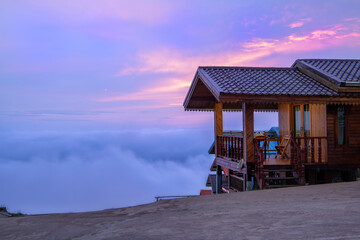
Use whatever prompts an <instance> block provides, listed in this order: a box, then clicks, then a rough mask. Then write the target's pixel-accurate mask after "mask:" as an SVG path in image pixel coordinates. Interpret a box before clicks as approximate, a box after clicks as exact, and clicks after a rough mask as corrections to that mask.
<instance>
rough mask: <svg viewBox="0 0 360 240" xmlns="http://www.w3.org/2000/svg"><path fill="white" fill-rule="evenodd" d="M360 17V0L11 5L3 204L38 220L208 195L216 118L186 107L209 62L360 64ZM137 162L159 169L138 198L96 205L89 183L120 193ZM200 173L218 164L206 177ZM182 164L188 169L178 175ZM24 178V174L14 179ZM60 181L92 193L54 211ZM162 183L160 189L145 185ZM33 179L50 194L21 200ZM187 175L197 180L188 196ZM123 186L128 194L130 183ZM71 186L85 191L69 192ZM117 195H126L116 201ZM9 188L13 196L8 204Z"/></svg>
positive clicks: (228, 121)
mask: <svg viewBox="0 0 360 240" xmlns="http://www.w3.org/2000/svg"><path fill="white" fill-rule="evenodd" d="M359 9H360V2H359V1H357V0H351V1H350V0H342V1H331V0H324V1H314V0H311V1H307V0H304V1H289V0H287V1H209V0H206V1H186V0H181V1H155V0H153V1H144V0H141V1H120V0H102V1H88V0H87V1H85V0H77V1H70V0H61V1H56V0H52V1H48V0H31V1H30V0H29V1H10V0H9V1H7V0H5V1H1V2H0V130H1V132H2V133H1V134H2V138H1V140H0V165H2V166H0V169H2V170H0V180H2V182H7V184H6V185H1V184H3V183H0V204H2V203H3V204H5V205H7V206H10V207H11V208H13V209H19V210H23V211H26V212H47V211H69V210H72V211H76V210H89V209H99V208H105V207H116V206H120V205H121V206H125V205H129V204H130V205H131V204H137V203H142V202H146V201H149V199H151V197H152V196H153V195H154V194H156V193H163V194H170V193H171V194H176V193H192V194H197V193H198V192H197V191H198V189H199V188H200V187H201V186H203V185H204V178H206V174H207V172H208V168H207V167H208V166H207V165H208V164H209V161H211V160H209V157H208V156H207V155H206V151H207V148H208V146H209V144H210V143H211V141H212V139H211V137H212V134H213V133H212V131H213V127H212V121H213V116H212V113H202V112H184V110H183V107H182V102H183V100H184V98H185V95H186V92H187V90H188V88H189V85H190V83H191V81H192V78H193V76H194V74H195V71H196V69H197V67H198V66H199V65H202V66H204V65H236V66H291V64H292V63H293V62H294V61H295V60H296V59H298V58H359V57H360V11H359ZM240 119H241V114H240V113H228V114H226V115H225V120H224V121H225V129H236V128H237V129H239V128H241V121H240ZM274 125H277V116H276V114H267V115H266V117H264V115H262V114H257V115H256V116H255V128H257V129H267V128H269V127H271V126H274ZM113 134H115V135H116V134H118V135H116V136H117V137H115V136H113ZM127 134H128V135H131V136H132V138H131V141H129V142H127V141H125V140H126V139H128V138H129V137H127V136H128V135H127ZM119 136H121V138H120V137H119ZM134 136H136V137H137V139H133V138H134ZM149 136H152V138H150V137H149ZM153 139H155V140H153ZM195 140H196V141H197V144H195V145H194V144H193V143H192V142H191V141H195ZM164 142H166V144H165V146H164ZM186 145H190V146H187V147H186ZM175 153H176V154H175ZM97 154H98V155H97ZM94 156H97V157H94ZM102 156H103V157H102ZM124 156H126V157H124ZM102 158H104V159H105V160H104V162H101V161H100V160H99V159H102ZM123 158H127V159H134V160H133V163H134V164H135V165H131V166H128V165H126V166H127V168H129V169H133V170H134V171H135V172H137V170H136V169H139V168H137V167H136V166H137V165H136V164H140V163H141V162H146V163H149V162H151V163H153V164H150V165H149V166H148V167H141V171H140V170H139V171H138V173H137V174H139V175H141V176H143V177H144V178H140V180H139V183H138V185H136V186H133V187H132V188H131V189H133V190H134V194H133V195H131V194H130V195H129V196H131V197H129V199H127V198H126V201H125V200H121V201H120V200H119V199H124V197H123V196H121V194H120V195H117V198H115V200H116V201H115V200H114V202H111V204H110V203H109V204H107V203H103V204H98V205H96V204H95V203H89V205H86V207H85V205H84V204H83V201H82V200H81V199H88V197H87V196H89V194H90V195H91V193H90V190H88V191H87V190H86V189H88V188H91V187H89V186H90V185H91V184H90V183H89V185H86V183H87V182H89V181H88V179H92V180H93V181H94V182H96V183H97V184H98V185H99V186H102V187H101V189H105V190H104V191H106V188H104V186H109V185H111V184H110V183H111V182H112V181H115V180H114V179H115V178H117V177H119V176H118V175H117V174H116V172H114V171H112V169H117V168H121V166H122V165H121V164H120V165H119V162H118V161H120V162H121V161H125V160H123ZM106 159H108V160H106ZM180 159H182V161H183V163H182V165H181V166H179V165H176V164H180V163H179V162H180V161H181V160H180ZM189 159H197V160H196V161H194V163H195V165H191V164H190V165H189V164H185V163H188V162H189V161H190V160H189ZM86 160H89V161H93V162H96V164H100V165H101V164H103V165H101V166H100V167H99V169H101V171H102V172H105V173H104V174H103V175H101V174H100V175H99V176H98V177H95V178H94V177H93V175H94V171H95V169H96V167H94V166H96V164H95V165H91V164H90V165H89V164H87V161H86ZM199 162H201V164H202V165H201V164H197V163H199ZM127 163H128V162H127ZM172 164H173V165H172ZM174 164H175V165H174ZM159 165H160V166H161V167H160V168H156V167H154V166H159ZM200 165H201V166H205V167H203V169H202V170H201V172H197V171H195V170H194V169H196V168H198V169H201V168H200V167H199V166H200ZM4 169H5V170H4ZM44 169H46V170H44ZM73 169H77V170H79V169H84V171H83V172H81V171H80V172H81V174H77V172H78V171H75V170H73ZM146 169H148V171H147V170H146ZM159 169H161V170H159ZM177 169H184V171H183V172H182V173H183V174H181V171H180V172H178V174H177V175H176V174H175V175H176V176H175V175H174V176H167V173H168V172H169V171H170V172H171V171H172V170H173V171H177ZM52 171H54V172H52ZM194 171H195V172H196V174H198V176H197V178H196V179H194ZM199 171H200V170H199ZM16 172H18V173H22V176H24V177H14V176H16V174H15V173H16ZM49 172H50V173H52V174H50V175H51V176H59V177H58V179H59V180H57V181H54V184H55V183H56V184H55V185H56V186H57V188H59V189H63V191H64V192H63V194H62V195H61V196H63V195H66V194H69V193H70V194H72V193H74V192H77V193H78V192H79V191H80V192H81V191H83V194H82V195H81V194H80V195H81V196H79V198H78V200H73V201H70V200H69V205H61V204H60V202H56V201H54V203H53V204H50V205H48V207H43V206H44V205H46V204H44V202H39V199H38V198H37V196H39V195H40V196H41V193H44V192H46V191H44V190H43V189H52V188H51V186H49V185H46V184H44V182H51V181H47V179H48V178H49V176H48V173H49ZM95 172H96V171H95ZM108 172H109V173H108ZM151 172H154V173H153V174H149V173H151ZM20 175H21V174H20ZM95 175H96V174H95ZM154 175H157V176H158V177H157V178H159V179H160V180H159V181H160V182H156V181H155V180H154V179H153V180H152V181H154V182H151V181H150V183H149V185H148V186H146V187H144V186H143V185H141V182H143V181H148V180H147V179H148V178H150V177H151V176H154ZM148 176H149V177H148ZM184 176H186V177H184ZM171 178H176V180H174V181H171V180H169V179H171ZM185 178H186V179H187V180H186V181H185V180H184V179H185ZM29 179H33V181H34V184H33V185H31V186H33V189H32V192H36V194H35V193H34V194H30V196H29V194H28V195H26V196H28V200H27V201H25V200H24V201H20V200H19V199H21V198H24V196H23V195H16V194H14V193H15V192H16V193H19V192H24V189H25V188H26V189H30V188H31V187H30V185H29V186H28V185H26V184H24V183H25V182H26V183H29V182H31V181H30V180H29ZM65 179H67V180H66V181H65ZM182 180H184V182H188V185H186V186H183V187H182V188H181V189H180V188H176V187H175V186H177V184H175V182H181V181H182ZM116 181H117V182H116ZM116 181H115V182H116V184H117V186H122V185H121V183H122V182H124V179H117V180H116ZM167 181H168V182H172V183H173V184H172V185H170V184H167V185H166V184H165V182H167ZM0 182H1V181H0ZM60 182H62V183H63V184H62V185H61V184H60ZM69 182H77V183H78V185H76V184H75V185H73V186H72V188H70V190H68V188H67V186H69ZM90 182H91V181H90ZM194 182H196V184H194ZM59 184H60V185H59ZM76 186H77V187H76ZM84 186H85V187H84ZM130 187H131V186H130ZM99 188H100V187H99ZM84 189H85V190H84ZM148 189H157V190H156V191H155V190H153V191H150V190H149V191H148ZM159 189H160V190H159ZM184 189H187V190H186V191H185V190H184ZM66 191H69V192H66ZM116 191H120V190H119V189H118V188H116V187H114V186H112V187H110V188H109V189H108V192H106V194H105V193H104V194H105V195H107V194H108V195H109V196H110V195H111V194H112V193H113V192H116ZM147 191H148V192H147ZM2 192H6V193H7V196H10V197H9V198H3V199H2V198H1V193H2ZM60 192H61V191H60ZM139 192H143V193H145V192H146V193H147V195H146V197H144V196H145V195H139ZM93 194H95V196H97V195H98V194H97V192H95V193H93ZM46 196H48V197H49V198H50V199H52V200H48V201H46V203H49V202H50V203H51V202H52V201H53V200H54V199H56V198H57V199H58V198H59V195H57V194H56V191H55V192H52V191H50V192H48V194H46ZM150 196H151V197H150ZM32 197H33V199H32ZM31 199H32V200H31ZM41 199H47V198H46V197H42V198H41ZM134 199H135V200H134ZM139 199H140V200H139ZM44 201H45V200H44ZM150 201H151V200H150ZM62 202H64V201H62ZM74 202H76V204H73V205H72V204H71V203H74ZM96 202H97V203H99V202H100V203H101V201H96ZM36 203H37V204H38V205H36ZM116 203H118V204H116ZM46 206H47V205H46Z"/></svg>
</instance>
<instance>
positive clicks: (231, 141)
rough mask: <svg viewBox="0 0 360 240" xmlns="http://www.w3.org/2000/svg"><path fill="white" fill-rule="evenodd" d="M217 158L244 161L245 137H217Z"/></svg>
mask: <svg viewBox="0 0 360 240" xmlns="http://www.w3.org/2000/svg"><path fill="white" fill-rule="evenodd" d="M216 142H217V156H219V157H224V158H231V159H232V160H238V161H239V160H241V159H243V151H244V150H243V149H244V148H243V137H242V136H234V135H233V136H232V135H219V136H217V141H216Z"/></svg>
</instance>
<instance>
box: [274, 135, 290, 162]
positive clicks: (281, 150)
mask: <svg viewBox="0 0 360 240" xmlns="http://www.w3.org/2000/svg"><path fill="white" fill-rule="evenodd" d="M289 143H290V135H285V136H284V137H283V139H281V142H280V145H278V146H275V149H276V155H275V158H277V156H278V155H280V158H284V156H285V157H286V158H287V159H289V156H288V155H287V154H286V149H287V147H288V146H289Z"/></svg>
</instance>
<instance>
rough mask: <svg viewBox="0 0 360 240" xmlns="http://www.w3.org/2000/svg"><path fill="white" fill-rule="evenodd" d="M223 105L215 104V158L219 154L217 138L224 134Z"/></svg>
mask: <svg viewBox="0 0 360 240" xmlns="http://www.w3.org/2000/svg"><path fill="white" fill-rule="evenodd" d="M222 109H223V107H222V103H221V102H220V103H215V111H214V134H215V156H217V154H218V151H219V149H218V147H217V146H218V144H217V136H218V135H222V134H223V113H222Z"/></svg>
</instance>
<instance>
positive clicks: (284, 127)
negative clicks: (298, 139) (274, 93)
mask: <svg viewBox="0 0 360 240" xmlns="http://www.w3.org/2000/svg"><path fill="white" fill-rule="evenodd" d="M290 113H291V111H290V104H279V135H280V137H281V138H282V137H283V136H285V135H290V119H291V118H290Z"/></svg>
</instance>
